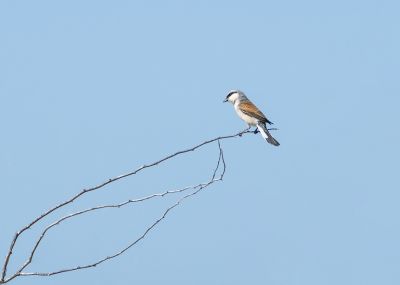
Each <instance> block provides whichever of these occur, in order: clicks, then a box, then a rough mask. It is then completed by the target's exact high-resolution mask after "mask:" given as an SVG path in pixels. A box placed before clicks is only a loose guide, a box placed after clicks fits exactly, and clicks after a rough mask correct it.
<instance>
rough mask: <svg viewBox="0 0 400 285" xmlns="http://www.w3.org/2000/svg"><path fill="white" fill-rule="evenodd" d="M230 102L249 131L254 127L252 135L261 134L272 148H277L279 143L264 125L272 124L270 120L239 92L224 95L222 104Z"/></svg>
mask: <svg viewBox="0 0 400 285" xmlns="http://www.w3.org/2000/svg"><path fill="white" fill-rule="evenodd" d="M228 101H229V102H231V103H232V104H233V106H234V107H235V111H236V113H237V114H238V116H239V117H240V118H241V119H242V120H243V121H245V122H246V123H247V124H248V125H249V127H248V128H247V130H248V129H250V128H251V127H252V126H254V127H256V130H255V131H254V133H255V134H256V133H258V131H259V132H260V133H261V135H262V137H263V138H264V139H265V140H266V141H267V142H269V143H270V144H272V145H274V146H278V145H279V142H278V141H277V140H276V139H274V138H273V137H272V135H271V134H270V133H269V131H268V129H267V126H266V123H268V124H270V125H271V124H272V122H271V121H270V120H268V119H267V117H265V115H264V114H263V113H262V112H261V111H260V110H259V109H258V108H257V107H256V106H255V105H254V104H253V103H252V102H251V101H250V100H249V99H248V98H247V97H246V95H245V94H244V93H243V92H242V91H240V90H232V91H230V92H229V93H228V95H226V98H225V100H224V102H228Z"/></svg>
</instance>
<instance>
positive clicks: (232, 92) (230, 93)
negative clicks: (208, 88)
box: [226, 91, 236, 98]
mask: <svg viewBox="0 0 400 285" xmlns="http://www.w3.org/2000/svg"><path fill="white" fill-rule="evenodd" d="M235 93H236V91H231V92H229V93H228V95H226V98H229V97H230V96H231V95H232V94H235Z"/></svg>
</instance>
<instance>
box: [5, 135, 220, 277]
mask: <svg viewBox="0 0 400 285" xmlns="http://www.w3.org/2000/svg"><path fill="white" fill-rule="evenodd" d="M218 147H219V157H218V162H217V166H216V168H215V169H214V171H213V175H212V177H211V179H210V181H208V182H207V183H201V184H198V185H195V186H191V187H185V188H182V189H178V190H172V191H166V192H164V193H160V194H153V195H150V196H147V197H144V198H140V199H136V200H128V201H125V202H123V203H120V204H116V205H104V206H98V207H93V208H90V209H86V210H83V211H80V212H76V213H73V214H70V215H67V216H65V217H63V218H61V219H59V220H57V221H56V222H54V223H53V224H51V225H49V226H48V227H47V228H46V229H45V230H44V231H43V232H42V234H41V236H40V238H39V240H38V241H37V242H36V244H35V247H34V250H33V251H32V253H31V256H30V258H29V259H28V260H27V262H26V263H25V264H24V266H23V267H22V268H21V269H20V270H18V272H17V273H16V274H15V275H14V276H12V277H10V278H9V279H8V280H6V282H8V281H10V280H12V279H13V278H15V277H17V276H52V275H56V274H60V273H65V272H71V271H76V270H82V269H86V268H90V267H96V266H97V265H99V264H101V263H103V262H106V261H108V260H111V259H113V258H116V257H118V256H120V255H121V254H123V253H124V252H126V251H127V250H128V249H130V248H131V247H133V246H134V245H136V244H137V243H138V242H139V241H141V240H142V239H144V238H145V237H146V235H147V234H148V233H149V232H150V231H151V230H152V229H153V228H155V227H156V225H157V224H158V223H160V222H161V221H162V220H163V219H165V218H166V216H167V215H168V213H169V212H170V211H171V210H172V209H174V208H175V207H177V206H178V205H180V204H181V203H182V202H183V201H184V200H185V199H187V198H189V197H192V196H194V195H196V194H197V193H199V192H200V191H202V190H203V189H205V188H207V187H208V186H210V185H211V184H213V183H215V182H217V181H221V180H222V179H223V176H224V174H225V168H226V165H225V162H224V157H223V151H222V148H221V145H220V143H219V141H218ZM221 161H222V172H221V174H220V176H219V177H218V178H216V174H217V172H218V170H219V169H220V165H221ZM188 189H194V190H195V191H193V192H191V193H189V194H186V195H185V196H183V197H181V198H180V199H179V200H178V201H177V202H175V203H174V204H173V205H172V206H170V207H169V208H167V209H166V210H165V211H164V212H163V214H162V216H161V217H160V218H158V219H157V220H156V221H155V222H153V223H152V224H151V225H150V226H149V227H148V228H147V229H146V230H145V231H144V232H143V234H142V235H141V236H140V237H139V238H137V239H136V240H135V241H133V242H131V243H130V244H129V245H127V246H126V247H124V248H123V249H122V250H120V251H118V252H116V253H114V254H113V255H110V256H107V257H104V258H102V259H100V260H98V261H96V262H93V263H90V264H86V265H80V266H76V267H72V268H67V269H61V270H57V271H52V272H22V270H23V269H25V268H26V266H27V265H28V264H29V263H30V262H31V261H32V257H33V255H34V251H35V250H36V248H37V247H38V245H39V243H40V241H41V240H42V239H43V237H44V235H45V234H46V232H47V231H48V230H49V229H50V228H52V227H54V226H56V225H58V224H60V223H61V222H63V221H65V220H66V219H69V218H72V217H74V216H78V215H81V214H84V213H87V212H90V211H95V210H98V209H104V208H119V207H122V206H125V205H128V204H131V203H135V202H140V201H144V200H148V199H151V198H153V197H160V196H161V197H162V196H165V195H167V194H169V193H181V192H184V191H186V190H188Z"/></svg>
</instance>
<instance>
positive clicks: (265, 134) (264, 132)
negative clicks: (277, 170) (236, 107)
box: [257, 123, 279, 146]
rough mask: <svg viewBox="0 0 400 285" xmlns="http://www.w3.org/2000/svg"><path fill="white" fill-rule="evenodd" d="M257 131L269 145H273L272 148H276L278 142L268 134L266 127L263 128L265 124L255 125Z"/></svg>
mask: <svg viewBox="0 0 400 285" xmlns="http://www.w3.org/2000/svg"><path fill="white" fill-rule="evenodd" d="M257 129H258V130H259V131H260V133H261V135H262V137H263V138H264V139H265V140H266V141H267V142H269V143H270V144H272V145H274V146H278V145H279V142H278V141H277V140H276V139H274V137H273V136H272V135H271V134H270V133H269V131H268V129H267V127H266V126H265V124H261V123H260V124H258V125H257Z"/></svg>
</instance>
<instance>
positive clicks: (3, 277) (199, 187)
mask: <svg viewBox="0 0 400 285" xmlns="http://www.w3.org/2000/svg"><path fill="white" fill-rule="evenodd" d="M247 133H252V132H251V131H249V130H248V129H246V130H243V131H241V132H238V133H236V134H233V135H227V136H220V137H217V138H213V139H210V140H207V141H204V142H202V143H200V144H198V145H196V146H194V147H191V148H188V149H185V150H181V151H178V152H175V153H173V154H171V155H168V156H166V157H164V158H162V159H160V160H157V161H155V162H152V163H150V164H147V165H146V164H145V165H143V166H141V167H139V168H137V169H136V170H134V171H131V172H128V173H126V174H122V175H119V176H116V177H114V178H110V179H108V180H106V181H105V182H102V183H100V184H98V185H96V186H94V187H91V188H87V189H83V190H82V191H81V192H79V193H77V194H75V195H74V196H72V197H71V198H69V199H67V200H66V201H64V202H61V203H60V204H58V205H56V206H55V207H53V208H51V209H49V210H48V211H46V212H44V213H42V214H41V215H40V216H38V217H36V218H35V219H34V220H33V221H32V222H30V223H29V224H27V225H26V226H24V227H23V228H21V229H20V230H19V231H17V232H16V234H15V235H14V237H13V239H12V241H11V244H10V247H9V250H8V252H7V255H6V257H5V261H4V264H3V268H2V272H1V279H0V284H2V283H6V282H9V281H11V280H13V279H14V278H16V277H18V276H28V275H46V276H49V275H54V274H59V273H62V272H67V271H73V270H78V269H83V268H88V267H94V266H97V265H98V264H100V263H102V262H104V261H106V260H109V259H112V258H114V257H117V256H119V255H120V254H122V253H123V252H125V251H126V250H128V249H129V248H130V247H132V246H134V245H135V244H136V243H137V242H139V241H140V240H142V239H143V238H144V237H145V236H146V235H147V233H148V232H149V231H150V230H151V229H153V228H154V227H155V226H156V225H157V224H158V223H159V222H160V221H161V220H163V219H164V218H165V217H166V215H167V214H168V213H169V211H170V210H172V209H173V208H175V207H176V206H178V205H179V204H180V203H181V202H182V201H184V200H185V199H187V198H188V197H191V196H193V195H195V194H197V193H198V192H200V191H201V190H202V189H204V188H206V187H208V186H209V185H211V184H213V183H214V182H216V181H220V180H222V179H223V176H224V174H225V170H226V164H225V160H224V155H223V150H222V147H221V144H220V141H221V140H224V139H230V138H235V137H241V136H242V135H243V134H247ZM215 141H217V142H218V148H219V158H218V162H217V166H216V168H215V169H214V172H213V175H212V178H211V180H210V181H209V182H207V183H201V184H198V185H195V186H191V187H185V188H182V189H178V190H172V191H166V192H164V193H160V194H153V195H150V196H147V197H143V198H140V199H136V200H128V201H125V202H122V203H120V204H115V205H102V206H97V207H93V208H90V209H85V210H82V211H79V212H76V213H73V214H70V215H67V216H65V217H62V218H61V219H59V220H57V221H55V222H54V223H52V224H50V225H49V226H47V227H46V228H45V229H44V230H43V232H42V233H41V235H40V237H39V239H38V240H37V242H36V243H35V245H34V248H33V249H32V251H31V252H30V256H29V258H28V259H27V260H26V261H25V263H24V264H23V265H22V266H21V267H20V269H19V270H17V272H16V273H15V274H13V275H12V276H11V277H9V278H6V275H7V267H8V264H9V261H10V258H11V256H12V254H13V251H14V248H15V245H16V242H17V240H18V238H19V236H20V235H21V234H22V233H24V232H25V231H26V230H27V229H29V228H31V227H32V226H33V225H35V224H36V223H37V222H39V221H40V220H42V219H43V218H45V217H47V216H49V215H50V214H51V213H53V212H54V211H56V210H58V209H60V208H62V207H64V206H66V205H68V204H70V203H73V202H74V201H75V200H77V199H78V198H80V197H82V196H84V195H85V194H87V193H89V192H93V191H96V190H98V189H101V188H103V187H105V186H107V185H108V184H111V183H113V182H116V181H118V180H120V179H124V178H126V177H129V176H132V175H135V174H137V173H138V172H140V171H142V170H144V169H146V168H150V167H153V166H157V165H159V164H161V163H163V162H165V161H167V160H169V159H172V158H174V157H176V156H179V155H182V154H185V153H188V152H192V151H195V150H197V149H199V148H201V147H203V146H205V145H208V144H210V143H213V142H215ZM221 163H222V166H223V167H222V173H221V174H220V176H219V177H218V178H215V177H216V173H217V171H218V169H219V168H220V164H221ZM190 189H192V190H195V191H193V192H191V193H190V194H187V195H186V196H183V197H182V198H181V199H179V200H178V201H177V202H176V203H175V204H174V205H172V206H171V207H169V208H168V209H167V210H166V211H165V212H164V214H163V215H162V216H161V217H160V218H159V219H158V220H157V221H155V222H154V223H153V224H152V225H151V226H150V227H149V228H147V230H146V231H145V232H144V234H143V235H142V236H141V237H139V238H138V239H137V240H136V241H134V242H133V243H131V244H130V245H129V246H127V247H126V248H124V249H123V250H121V251H120V252H118V253H116V254H114V255H111V256H108V257H106V258H103V259H102V260H100V261H98V262H96V263H93V264H89V265H85V266H78V267H75V268H71V269H66V270H60V271H56V272H50V273H26V272H22V271H23V270H24V269H25V268H26V267H27V266H28V265H29V264H30V263H31V262H32V260H33V258H34V255H35V252H36V250H37V248H38V246H39V244H40V243H41V241H42V240H43V238H44V237H45V235H46V233H47V232H48V231H49V230H50V229H51V228H53V227H54V226H56V225H58V224H60V223H62V222H64V221H65V220H68V219H70V218H73V217H76V216H79V215H82V214H85V213H88V212H93V211H96V210H100V209H105V208H120V207H122V206H125V205H128V204H131V203H136V202H140V201H145V200H148V199H151V198H154V197H163V196H165V195H168V194H172V193H181V192H184V191H187V190H190Z"/></svg>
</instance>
